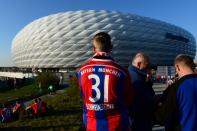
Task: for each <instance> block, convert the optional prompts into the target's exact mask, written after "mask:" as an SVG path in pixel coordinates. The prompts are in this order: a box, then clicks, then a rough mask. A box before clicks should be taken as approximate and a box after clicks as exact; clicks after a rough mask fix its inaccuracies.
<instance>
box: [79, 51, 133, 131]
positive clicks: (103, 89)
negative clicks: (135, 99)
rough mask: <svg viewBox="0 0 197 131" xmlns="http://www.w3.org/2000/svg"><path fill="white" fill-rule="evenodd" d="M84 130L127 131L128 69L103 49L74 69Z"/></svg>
mask: <svg viewBox="0 0 197 131" xmlns="http://www.w3.org/2000/svg"><path fill="white" fill-rule="evenodd" d="M77 77H78V82H79V86H80V89H81V93H82V96H83V100H84V112H83V120H84V124H85V126H86V129H87V130H92V131H101V130H102V131H112V130H120V131H121V130H128V127H129V117H128V108H129V106H130V105H131V101H132V85H131V79H130V75H129V73H128V71H127V70H126V69H125V68H123V67H121V66H120V65H118V64H117V63H115V62H114V60H113V59H112V58H111V57H110V56H109V55H108V54H107V53H104V52H97V53H96V54H95V55H94V56H93V58H92V59H91V60H90V61H89V62H87V63H85V64H84V65H83V66H82V67H81V68H80V69H79V71H78V72H77Z"/></svg>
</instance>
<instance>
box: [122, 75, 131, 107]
mask: <svg viewBox="0 0 197 131" xmlns="http://www.w3.org/2000/svg"><path fill="white" fill-rule="evenodd" d="M123 97H124V102H125V105H126V106H127V107H130V106H131V105H132V102H133V86H132V82H131V77H130V75H129V74H128V73H127V76H126V78H125V87H124V88H123Z"/></svg>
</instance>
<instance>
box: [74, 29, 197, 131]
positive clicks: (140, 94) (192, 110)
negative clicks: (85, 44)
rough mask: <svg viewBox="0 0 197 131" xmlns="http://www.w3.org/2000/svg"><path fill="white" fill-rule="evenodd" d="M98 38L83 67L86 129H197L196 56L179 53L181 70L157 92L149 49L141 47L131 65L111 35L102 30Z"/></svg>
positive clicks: (79, 75)
mask: <svg viewBox="0 0 197 131" xmlns="http://www.w3.org/2000/svg"><path fill="white" fill-rule="evenodd" d="M92 43H93V51H94V53H95V54H94V55H93V57H92V59H90V60H89V61H88V62H86V63H85V64H84V65H82V66H81V67H80V68H79V69H78V71H77V78H78V83H79V87H80V90H81V94H82V97H83V101H84V106H83V123H84V126H85V128H86V130H88V131H103V130H106V131H129V130H132V131H152V126H153V124H154V123H159V124H161V125H164V126H165V130H166V131H176V130H181V131H197V124H196V121H197V104H196V102H195V100H196V99H197V74H195V73H194V68H195V64H194V62H193V60H192V58H191V57H189V56H187V55H185V54H179V55H178V56H177V57H176V58H175V63H174V66H175V69H176V74H177V75H176V76H174V79H173V80H172V81H171V82H170V83H169V84H168V88H167V89H166V90H165V91H164V93H163V95H161V96H157V95H156V94H155V92H154V90H153V88H152V86H153V82H152V81H151V79H149V78H151V76H150V75H151V74H149V73H150V65H151V62H150V58H149V56H148V55H147V54H145V53H143V52H139V53H137V54H136V55H135V56H134V58H133V59H132V61H131V64H130V66H129V67H128V69H125V68H124V67H121V66H120V65H119V64H117V63H116V62H115V61H114V59H113V58H112V57H111V55H110V53H111V52H112V48H113V45H112V43H111V37H110V35H108V34H107V33H105V32H100V33H97V34H96V35H95V36H94V37H93V40H92Z"/></svg>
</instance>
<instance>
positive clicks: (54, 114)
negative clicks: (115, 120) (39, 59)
mask: <svg viewBox="0 0 197 131" xmlns="http://www.w3.org/2000/svg"><path fill="white" fill-rule="evenodd" d="M43 100H44V101H46V102H47V104H48V105H50V106H52V108H53V110H51V111H50V113H49V114H48V115H47V116H44V117H40V118H23V119H21V120H18V121H14V122H10V123H3V124H0V127H1V128H8V129H9V130H12V129H13V130H20V131H21V130H22V131H23V130H44V131H53V130H55V131H64V130H65V131H69V130H70V131H78V130H82V129H83V128H82V100H81V97H80V95H79V92H78V89H77V88H76V87H69V88H67V89H65V90H63V91H61V93H58V94H56V95H46V96H44V97H43ZM0 130H1V129H0Z"/></svg>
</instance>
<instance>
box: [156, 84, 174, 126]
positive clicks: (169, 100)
mask: <svg viewBox="0 0 197 131" xmlns="http://www.w3.org/2000/svg"><path fill="white" fill-rule="evenodd" d="M176 110H177V105H176V87H175V86H173V87H170V89H169V91H168V93H167V95H166V99H165V100H164V102H163V104H162V105H161V106H159V107H158V108H157V110H156V112H155V118H156V120H157V122H159V123H160V124H162V125H164V124H166V123H167V122H169V121H172V119H174V116H175V113H176Z"/></svg>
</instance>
